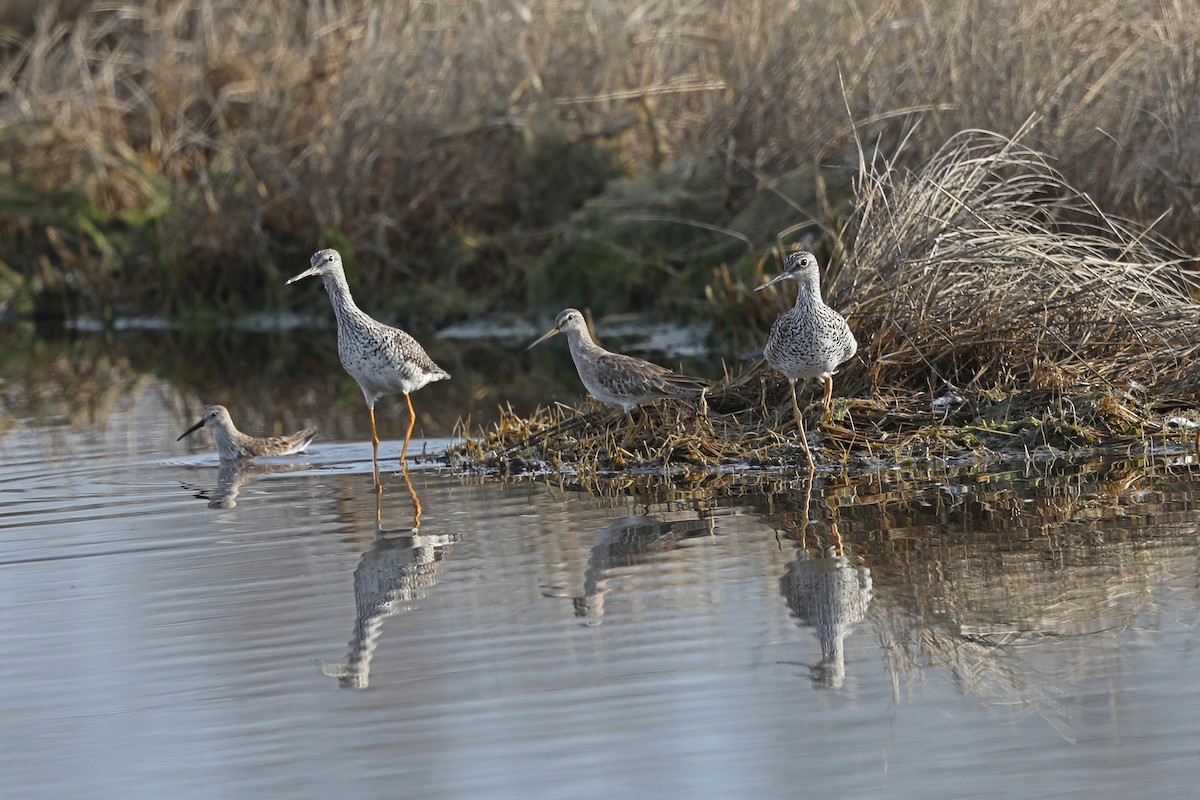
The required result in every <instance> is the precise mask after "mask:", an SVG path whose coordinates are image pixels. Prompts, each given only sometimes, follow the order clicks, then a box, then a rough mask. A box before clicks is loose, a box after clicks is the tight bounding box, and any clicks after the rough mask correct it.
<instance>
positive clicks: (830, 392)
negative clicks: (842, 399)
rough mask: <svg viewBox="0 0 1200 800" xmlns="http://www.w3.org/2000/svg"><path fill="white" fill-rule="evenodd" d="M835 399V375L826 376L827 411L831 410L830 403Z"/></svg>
mask: <svg viewBox="0 0 1200 800" xmlns="http://www.w3.org/2000/svg"><path fill="white" fill-rule="evenodd" d="M831 400H833V376H832V375H826V376H825V411H827V412H828V411H829V403H830V401H831Z"/></svg>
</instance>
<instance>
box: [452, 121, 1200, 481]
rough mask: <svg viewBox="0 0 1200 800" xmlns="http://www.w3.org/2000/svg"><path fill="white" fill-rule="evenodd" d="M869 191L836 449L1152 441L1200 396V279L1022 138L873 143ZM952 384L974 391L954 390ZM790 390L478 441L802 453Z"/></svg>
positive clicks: (742, 378) (737, 390) (855, 228)
mask: <svg viewBox="0 0 1200 800" xmlns="http://www.w3.org/2000/svg"><path fill="white" fill-rule="evenodd" d="M857 194H858V196H857V198H856V201H857V202H856V206H855V207H856V212H855V214H854V215H853V216H852V217H851V219H850V226H849V227H848V229H847V230H846V231H845V242H846V243H847V244H844V245H843V247H851V248H852V249H853V255H852V256H848V257H843V258H839V259H837V260H835V263H834V264H833V266H832V267H831V269H830V270H828V271H827V275H826V276H827V294H828V296H829V297H830V303H831V305H833V306H834V307H835V308H838V309H840V310H842V311H843V312H845V313H846V315H847V317H848V318H849V320H850V322H851V325H852V327H853V328H854V330H855V333H856V336H857V337H858V339H859V342H860V349H859V355H858V356H857V357H856V358H855V359H854V360H853V361H851V362H849V363H848V364H846V365H843V367H842V369H841V374H840V376H839V378H838V380H837V383H836V387H837V393H838V395H839V397H840V398H841V399H839V400H838V401H837V402H836V403H835V405H834V408H833V412H832V414H831V415H830V417H829V418H828V419H825V420H823V421H822V424H821V445H822V447H823V449H824V450H825V458H826V459H834V460H837V461H841V462H842V463H846V462H847V461H849V460H850V459H852V458H853V459H867V460H878V459H885V460H895V459H900V458H911V457H924V456H931V455H942V456H950V455H958V454H961V453H962V452H963V451H977V452H978V451H1009V452H1015V453H1027V452H1028V451H1030V450H1035V449H1046V448H1054V449H1065V450H1072V449H1080V448H1092V447H1096V446H1101V445H1118V444H1120V445H1125V446H1130V445H1136V446H1146V445H1147V444H1148V443H1149V442H1150V441H1151V440H1154V439H1160V440H1161V438H1162V435H1163V434H1164V432H1165V431H1166V425H1165V419H1166V417H1167V416H1169V415H1170V413H1171V412H1173V411H1174V410H1175V409H1177V408H1178V407H1181V406H1182V407H1194V406H1195V401H1196V394H1195V386H1196V384H1197V379H1198V377H1200V375H1198V371H1200V370H1198V366H1197V361H1196V358H1195V356H1196V351H1197V348H1198V347H1200V337H1198V336H1197V333H1196V332H1197V331H1198V330H1200V305H1198V304H1197V302H1196V301H1195V299H1194V298H1195V296H1196V295H1197V293H1198V290H1200V282H1198V281H1197V278H1196V276H1195V274H1194V273H1192V272H1189V271H1188V270H1187V269H1186V268H1185V266H1184V265H1185V262H1186V260H1185V259H1183V258H1181V257H1179V256H1178V254H1177V253H1175V252H1173V251H1172V249H1171V248H1170V247H1169V246H1168V245H1167V244H1166V243H1164V242H1163V241H1161V240H1160V239H1158V238H1157V237H1155V236H1153V235H1151V234H1150V233H1149V232H1147V231H1145V230H1142V229H1138V228H1136V227H1134V226H1131V225H1129V224H1127V223H1124V222H1122V221H1120V220H1118V219H1116V218H1114V217H1111V216H1108V215H1106V214H1104V213H1103V212H1101V211H1100V210H1099V209H1097V208H1096V207H1095V205H1094V204H1093V203H1092V202H1091V201H1090V199H1089V198H1088V197H1087V196H1086V195H1084V194H1082V193H1080V192H1079V191H1077V190H1075V189H1073V188H1072V187H1071V186H1070V185H1069V184H1068V183H1067V182H1066V181H1065V180H1064V179H1063V178H1062V176H1061V175H1059V174H1058V173H1057V172H1056V171H1055V170H1054V169H1053V168H1052V167H1051V166H1050V164H1049V163H1048V160H1047V159H1046V157H1045V156H1043V155H1041V154H1040V153H1038V152H1036V151H1034V150H1032V149H1030V148H1028V147H1027V146H1026V145H1024V144H1023V143H1022V142H1021V140H1020V139H1019V138H1012V139H1010V138H1005V137H1001V136H997V135H995V134H990V133H984V132H979V131H970V132H965V133H963V134H960V135H959V136H956V137H954V138H952V139H951V140H950V142H948V143H947V145H946V146H945V147H944V148H943V149H942V150H941V151H939V152H937V153H935V154H934V155H933V156H932V158H930V159H929V161H928V162H927V163H925V164H923V165H921V166H920V167H919V168H918V169H916V170H913V171H908V170H905V169H902V168H900V167H898V166H896V160H895V158H894V157H893V158H891V159H890V160H885V159H884V158H882V157H881V156H876V157H874V158H872V159H865V158H864V159H863V168H862V170H861V171H860V174H859V179H858V188H857ZM835 244H841V243H840V242H837V243H835ZM748 288H749V287H748V286H739V285H733V284H730V285H728V286H727V289H728V291H730V292H732V293H733V294H734V295H736V296H730V297H724V298H719V299H718V300H717V302H718V304H721V305H737V303H738V301H739V298H744V297H745V296H746V294H747V291H748ZM793 296H794V295H792V294H790V293H789V294H788V295H782V294H781V295H779V296H777V299H776V300H775V308H774V309H773V310H771V311H770V312H768V313H767V316H771V315H773V314H774V313H777V312H779V311H782V310H783V309H784V308H786V307H787V306H788V305H790V303H791V302H792V299H793ZM951 392H953V393H954V394H956V395H958V397H957V402H955V403H953V404H951V405H947V406H941V407H939V406H937V405H935V403H934V401H935V399H939V398H942V397H943V396H944V395H947V394H949V393H951ZM786 397H787V389H786V383H785V382H784V381H783V380H782V379H781V378H780V377H779V376H777V375H774V374H773V373H771V371H770V370H769V369H767V368H766V367H765V366H764V365H763V364H762V363H761V362H759V363H758V364H756V365H754V366H752V367H751V368H750V369H748V370H746V371H745V372H743V373H742V374H740V375H737V376H728V377H726V379H725V380H724V381H722V382H720V383H719V384H718V385H716V386H714V387H713V389H712V390H711V392H710V394H709V400H708V402H709V404H710V406H711V409H712V411H713V412H714V414H712V415H707V416H706V415H704V414H701V413H697V412H695V411H691V410H684V411H680V410H678V407H676V406H662V407H657V408H655V409H653V410H652V411H649V412H647V422H646V423H645V424H644V425H643V426H642V427H641V428H640V429H639V430H640V434H641V435H640V437H639V438H638V439H637V440H636V441H637V448H636V452H634V451H632V450H631V449H630V448H628V447H626V448H622V447H621V446H620V442H621V441H623V440H624V438H625V436H624V432H623V431H624V425H623V423H622V422H621V420H620V418H619V415H613V417H611V418H610V419H609V420H607V421H605V420H597V419H595V418H584V417H578V416H564V415H563V414H562V413H561V412H556V413H555V414H551V415H550V416H549V418H539V417H536V415H535V420H536V421H535V422H533V423H529V422H525V423H521V424H517V423H515V422H513V421H510V422H509V424H507V425H504V426H502V427H501V428H499V429H497V430H496V431H494V432H492V433H491V434H489V435H488V436H487V437H485V438H484V440H483V441H482V442H470V443H468V445H467V454H468V458H469V459H470V460H471V461H472V462H474V463H477V464H488V463H496V464H499V465H500V468H501V469H505V468H509V467H510V466H511V460H512V458H514V457H516V458H518V459H524V458H527V457H533V458H535V459H536V460H537V462H538V463H539V464H541V463H543V462H548V464H549V466H550V468H557V467H559V466H560V465H561V464H562V463H569V464H571V465H576V464H582V465H584V466H583V471H584V472H592V471H604V470H611V469H614V468H615V469H621V468H624V467H625V466H626V464H627V463H629V462H632V463H634V464H635V465H636V466H639V467H642V468H646V467H654V468H658V467H663V466H671V465H675V466H683V467H684V468H686V467H687V466H688V465H698V466H704V465H708V466H711V465H715V464H728V463H731V462H736V463H743V464H744V463H749V464H751V465H756V464H767V465H771V464H790V463H795V462H796V461H797V460H798V459H799V455H798V454H799V452H800V451H799V448H798V446H797V444H796V443H795V441H794V433H795V431H794V424H793V422H792V420H791V418H790V414H789V413H788V409H789V405H788V402H787V400H786V399H785V398H786ZM522 425H525V426H528V427H522ZM1181 433H1182V432H1176V435H1179V434H1181Z"/></svg>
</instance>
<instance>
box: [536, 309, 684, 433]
mask: <svg viewBox="0 0 1200 800" xmlns="http://www.w3.org/2000/svg"><path fill="white" fill-rule="evenodd" d="M559 333H565V334H566V335H567V343H568V345H569V346H570V348H571V359H572V360H573V361H574V362H575V371H576V372H578V373H579V380H581V381H582V382H583V385H584V388H586V389H587V390H588V393H589V394H591V396H592V397H594V398H596V399H597V400H599V401H601V402H602V403H607V404H609V405H612V406H618V407H619V408H621V409H622V410H624V411H625V416H626V417H627V418H629V420H630V423H631V428H630V430H631V432H632V419H633V418H632V416H631V415H632V412H633V409H635V408H637V407H638V406H640V405H641V404H642V403H646V402H649V401H652V400H657V399H658V398H660V397H675V398H680V397H691V396H696V395H701V394H703V392H704V391H705V389H707V388H708V382H707V381H704V380H702V379H700V378H693V377H691V376H688V375H681V374H680V373H678V372H672V371H671V370H669V369H667V368H666V367H660V366H659V365H658V364H651V363H650V362H649V361H643V360H642V359H640V358H634V357H633V356H627V355H623V354H621V353H612V352H609V351H608V350H605V349H604V348H603V347H601V346H600V345H598V344H596V343H595V342H594V341H592V337H591V334H589V333H588V328H587V323H585V322H584V321H583V314H580V313H579V312H578V311H577V310H575V309H573V308H568V309H565V310H564V311H562V312H560V313H559V315H558V317H557V318H556V319H555V320H554V327H553V328H551V329H550V330H548V331H546V333H545V334H543V335H542V336H541V338H539V339H538V340H537V341H536V342H534V343H533V344H531V345H529V347H527V348H525V349H526V350H529V349H531V348H534V347H536V346H538V345H539V344H541V343H542V342H544V341H546V340H547V339H549V338H550V337H552V336H554V335H556V334H559ZM626 438H627V439H628V437H626Z"/></svg>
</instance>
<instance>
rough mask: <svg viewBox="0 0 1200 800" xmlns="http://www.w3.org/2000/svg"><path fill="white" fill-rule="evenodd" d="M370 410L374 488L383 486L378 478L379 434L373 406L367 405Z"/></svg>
mask: <svg viewBox="0 0 1200 800" xmlns="http://www.w3.org/2000/svg"><path fill="white" fill-rule="evenodd" d="M367 410H368V411H370V412H371V466H372V467H374V469H375V489H376V490H379V489H381V488H383V483H381V482H380V480H379V434H378V433H377V432H376V430H375V406H367Z"/></svg>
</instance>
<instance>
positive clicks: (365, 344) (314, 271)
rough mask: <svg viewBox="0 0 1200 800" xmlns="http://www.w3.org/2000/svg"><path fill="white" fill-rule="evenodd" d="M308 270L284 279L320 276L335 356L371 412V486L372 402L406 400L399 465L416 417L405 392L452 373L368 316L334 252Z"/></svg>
mask: <svg viewBox="0 0 1200 800" xmlns="http://www.w3.org/2000/svg"><path fill="white" fill-rule="evenodd" d="M309 264H310V266H309V268H308V269H306V270H305V271H304V272H301V273H300V274H299V275H297V276H296V277H294V278H291V279H290V280H289V281H288V284H292V283H295V282H296V281H298V280H301V279H302V278H307V277H309V276H310V275H320V276H321V279H322V280H323V281H324V282H325V291H327V292H329V301H330V302H331V303H332V304H333V314H334V316H335V317H336V318H337V332H338V358H339V359H341V362H342V366H343V367H345V369H346V372H348V373H350V377H352V378H354V380H356V381H357V382H358V386H359V388H360V389H362V393H363V397H365V398H366V400H367V410H368V411H369V412H370V414H371V444H372V446H373V449H372V451H371V461H372V463H373V464H374V466H375V485H376V487H377V488H378V487H379V486H380V482H379V433H378V432H377V429H376V427H375V401H376V400H378V399H379V398H380V397H382V396H383V395H385V394H396V393H397V392H402V393H403V394H404V399H405V401H406V402H407V403H408V430H406V431H405V432H404V448H403V449H402V450H401V452H400V465H401V466H402V467H403V466H404V464H405V459H407V457H408V442H409V440H410V439H411V438H412V431H413V425H415V424H416V421H417V415H416V412H415V411H413V404H412V398H411V397H410V396H409V395H410V394H411V393H412V392H415V391H417V390H418V389H420V388H422V387H423V386H425V385H426V384H428V383H432V382H434V381H443V380H446V379H447V378H449V377H450V373H449V372H446V370H444V369H442V368H441V367H439V366H438V365H437V364H435V363H434V361H433V359H432V358H430V357H429V354H428V353H426V352H425V349H424V348H423V347H421V345H420V344H419V343H418V342H417V340H416V339H414V338H413V337H411V336H409V335H408V334H407V333H405V332H404V331H402V330H400V329H399V328H393V327H391V326H390V325H384V324H383V323H382V322H380V321H378V320H376V319H372V318H371V317H369V316H368V315H367V314H366V313H364V312H363V311H362V310H361V309H360V308H359V307H358V306H357V305H355V303H354V298H353V297H351V296H350V287H349V286H348V285H347V284H346V273H345V271H344V270H343V269H342V257H341V255H339V254H338V251H337V250H318V251H317V252H315V253H313V255H312V258H311V259H310V260H309Z"/></svg>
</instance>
